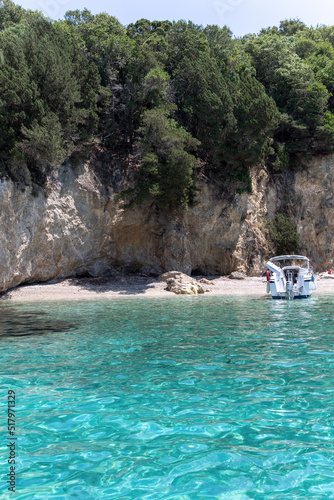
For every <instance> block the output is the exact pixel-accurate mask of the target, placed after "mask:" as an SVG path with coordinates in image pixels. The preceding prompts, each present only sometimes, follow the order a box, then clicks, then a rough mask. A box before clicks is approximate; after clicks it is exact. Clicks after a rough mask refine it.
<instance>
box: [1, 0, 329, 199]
mask: <svg viewBox="0 0 334 500" xmlns="http://www.w3.org/2000/svg"><path fill="white" fill-rule="evenodd" d="M0 67H1V71H0V168H1V165H10V164H11V163H13V162H16V164H17V162H22V163H25V164H26V165H27V166H28V168H29V169H30V170H32V171H35V172H36V171H38V168H39V166H40V165H42V164H43V165H45V164H50V163H51V164H55V165H57V164H61V162H63V161H64V160H65V159H66V158H68V157H70V156H71V154H72V153H73V151H74V150H79V149H80V147H81V146H82V145H85V146H86V147H87V145H89V144H92V143H99V144H100V145H101V147H103V148H105V149H106V150H112V151H119V150H122V151H128V152H129V154H130V153H132V154H134V153H136V154H139V155H140V162H139V165H140V168H139V170H138V179H137V180H138V182H137V187H136V190H135V193H134V196H135V199H136V200H137V201H141V200H143V199H146V198H150V199H152V200H153V201H154V202H155V203H156V204H157V205H159V206H161V207H164V208H177V207H179V206H184V207H186V206H187V205H188V204H189V203H190V202H191V201H192V200H193V198H194V174H195V172H196V170H197V169H199V168H202V169H205V173H206V174H207V175H211V176H215V177H216V178H217V179H219V180H220V181H221V182H222V183H223V184H225V185H230V186H231V185H232V186H234V188H235V189H239V190H241V191H242V190H246V191H247V190H248V191H250V189H251V185H250V177H249V167H250V166H251V165H254V164H264V163H265V162H267V164H268V165H269V166H271V168H274V169H276V170H280V169H285V168H292V166H293V165H294V162H295V160H296V159H298V158H299V157H300V156H301V155H306V154H317V153H329V152H332V151H333V145H334V27H326V26H320V27H317V28H308V27H307V26H305V25H304V24H303V23H302V22H301V21H297V20H290V21H283V22H282V23H281V25H280V26H279V27H273V28H268V29H265V30H262V31H261V33H260V34H259V35H257V36H256V35H247V36H245V37H244V38H237V39H236V38H232V33H231V32H230V30H229V29H228V28H227V27H223V28H220V27H218V26H207V27H205V28H203V27H202V26H197V25H194V24H193V23H191V22H189V23H186V22H184V21H178V22H173V23H171V22H169V21H153V22H151V21H148V20H146V19H141V20H139V21H137V22H136V23H134V24H130V25H129V26H127V27H126V28H125V27H124V26H122V25H121V24H120V23H119V22H118V21H117V19H115V18H114V17H113V16H110V15H108V14H106V13H103V14H98V15H93V14H91V12H90V11H88V10H86V9H84V10H83V11H78V10H77V11H69V12H67V13H66V15H65V18H64V20H61V21H55V22H52V21H50V20H48V19H45V18H44V17H43V16H42V14H41V13H39V12H32V11H27V10H24V9H23V8H21V7H19V6H17V5H15V4H14V3H13V2H11V1H10V0H0Z"/></svg>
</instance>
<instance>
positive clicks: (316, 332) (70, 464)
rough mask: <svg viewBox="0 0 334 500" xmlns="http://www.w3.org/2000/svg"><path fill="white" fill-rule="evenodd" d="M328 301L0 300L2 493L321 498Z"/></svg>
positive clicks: (330, 320) (329, 418)
mask: <svg viewBox="0 0 334 500" xmlns="http://www.w3.org/2000/svg"><path fill="white" fill-rule="evenodd" d="M333 306H334V301H333V299H331V298H329V297H314V298H312V299H308V300H304V301H303V300H301V301H291V302H285V301H284V302H276V301H271V300H266V299H254V298H223V297H222V298H210V297H173V298H168V299H167V300H166V299H145V298H138V299H124V300H113V301H104V300H103V301H96V302H80V303H78V302H72V303H53V304H51V303H49V304H34V305H29V304H26V305H23V306H22V305H18V306H15V307H14V306H7V305H6V304H5V303H3V304H1V305H0V329H1V336H0V355H1V358H0V359H1V366H0V374H1V407H0V409H1V415H2V416H1V421H0V424H1V435H2V437H3V438H2V441H1V459H2V460H1V474H2V477H1V479H2V481H1V483H0V495H1V494H3V498H7V495H9V496H8V498H9V497H10V498H14V497H13V496H11V494H10V493H8V492H7V487H8V485H7V484H6V482H5V481H6V477H5V474H7V472H8V464H7V459H8V448H6V444H7V435H8V431H7V422H6V412H7V391H8V390H14V391H15V393H16V398H17V406H16V429H17V430H16V433H17V434H16V435H17V437H18V440H17V447H16V454H17V459H16V476H17V480H16V490H17V492H16V494H15V498H16V499H20V500H23V499H29V500H31V499H34V500H38V499H48V498H54V499H56V500H62V499H68V498H75V499H83V500H89V499H122V500H127V499H129V500H130V499H154V500H155V499H175V500H176V499H179V500H186V499H190V500H193V499H216V498H217V499H227V500H230V499H232V500H236V499H238V500H239V499H240V500H246V499H265V500H267V499H289V500H291V499H295V498H298V499H328V498H334V421H333V414H334V316H333ZM40 313H43V314H40Z"/></svg>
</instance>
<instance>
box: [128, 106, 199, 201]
mask: <svg viewBox="0 0 334 500" xmlns="http://www.w3.org/2000/svg"><path fill="white" fill-rule="evenodd" d="M139 133H140V135H141V138H140V140H139V147H140V151H141V157H142V167H141V169H140V171H139V179H138V191H137V201H143V200H144V199H147V198H149V199H152V200H154V202H155V203H156V204H157V205H158V206H160V207H162V208H165V209H177V208H180V207H184V208H185V207H187V206H188V204H189V203H191V202H192V199H193V195H194V178H193V172H194V169H195V168H196V166H197V165H198V164H197V160H196V158H195V156H194V155H193V152H194V151H195V150H196V148H197V146H198V144H199V142H198V141H197V140H196V139H194V138H193V137H191V135H190V134H189V133H188V132H186V130H184V129H183V128H182V127H180V126H179V125H178V124H177V123H176V121H175V120H173V119H171V118H168V111H166V110H164V109H162V108H154V109H151V110H147V111H145V113H144V116H143V125H142V127H141V129H140V130H139Z"/></svg>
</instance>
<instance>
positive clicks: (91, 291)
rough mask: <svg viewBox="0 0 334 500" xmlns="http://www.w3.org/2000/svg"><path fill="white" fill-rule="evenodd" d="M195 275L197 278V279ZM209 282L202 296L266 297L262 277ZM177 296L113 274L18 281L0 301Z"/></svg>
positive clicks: (322, 280) (325, 286)
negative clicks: (98, 276)
mask: <svg viewBox="0 0 334 500" xmlns="http://www.w3.org/2000/svg"><path fill="white" fill-rule="evenodd" d="M200 278H201V277H198V278H196V279H198V280H199V279H200ZM207 279H208V280H209V281H211V283H212V284H210V285H209V284H204V285H203V284H202V283H201V285H202V286H203V288H204V289H205V291H206V293H205V294H201V296H203V295H204V296H211V297H217V296H225V297H226V296H231V297H232V296H235V297H238V296H256V297H260V296H262V297H263V298H265V297H269V295H268V294H267V293H266V278H265V277H260V278H259V277H247V278H245V279H243V280H235V279H229V278H228V277H227V276H219V277H209V278H207ZM316 284H317V290H315V291H314V292H313V294H314V295H313V296H317V295H332V294H334V275H333V278H331V277H329V276H328V275H324V276H322V277H319V278H318V279H317V280H316ZM139 297H143V298H154V297H161V298H164V297H165V298H166V297H179V295H176V294H174V293H173V292H170V291H168V290H167V287H166V283H165V282H162V281H159V280H158V279H155V278H147V277H141V276H126V277H118V278H115V277H112V278H67V279H63V280H52V281H48V282H45V283H32V284H23V285H19V286H18V287H16V288H13V289H11V290H8V291H7V292H4V293H3V294H2V296H1V297H0V304H1V303H3V304H4V303H8V302H22V303H23V302H35V301H37V302H54V301H77V300H99V299H115V298H117V299H118V298H121V299H126V298H139Z"/></svg>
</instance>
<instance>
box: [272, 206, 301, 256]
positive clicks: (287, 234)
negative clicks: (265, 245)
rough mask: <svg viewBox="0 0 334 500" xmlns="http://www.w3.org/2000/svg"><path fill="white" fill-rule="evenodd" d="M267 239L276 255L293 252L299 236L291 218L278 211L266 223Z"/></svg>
mask: <svg viewBox="0 0 334 500" xmlns="http://www.w3.org/2000/svg"><path fill="white" fill-rule="evenodd" d="M268 230H269V239H270V241H271V243H272V245H273V247H274V250H275V252H276V253H277V254H278V255H287V254H295V253H297V251H298V247H299V240H300V236H299V234H298V231H297V228H296V224H295V223H294V221H293V219H292V218H291V217H289V216H287V215H284V214H282V213H280V212H278V213H277V214H276V215H275V217H274V219H273V220H272V221H269V225H268Z"/></svg>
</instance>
